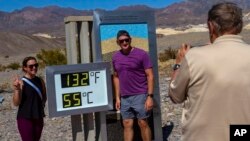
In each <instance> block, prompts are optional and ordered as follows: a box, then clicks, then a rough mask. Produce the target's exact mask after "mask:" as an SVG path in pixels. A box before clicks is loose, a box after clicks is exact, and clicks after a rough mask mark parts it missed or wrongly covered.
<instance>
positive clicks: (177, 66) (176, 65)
mask: <svg viewBox="0 0 250 141" xmlns="http://www.w3.org/2000/svg"><path fill="white" fill-rule="evenodd" d="M180 67H181V65H180V64H174V65H173V68H172V69H173V70H174V71H175V70H178V69H179V68H180Z"/></svg>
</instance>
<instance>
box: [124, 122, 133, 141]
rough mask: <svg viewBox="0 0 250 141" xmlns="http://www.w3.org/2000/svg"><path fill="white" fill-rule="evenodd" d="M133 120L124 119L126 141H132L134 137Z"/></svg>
mask: <svg viewBox="0 0 250 141" xmlns="http://www.w3.org/2000/svg"><path fill="white" fill-rule="evenodd" d="M133 122H134V120H133V119H124V120H123V126H124V131H123V132H124V141H132V140H133V136H134V130H133Z"/></svg>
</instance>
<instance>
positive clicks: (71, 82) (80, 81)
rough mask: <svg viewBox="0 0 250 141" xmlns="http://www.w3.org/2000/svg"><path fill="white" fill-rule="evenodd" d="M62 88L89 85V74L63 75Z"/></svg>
mask: <svg viewBox="0 0 250 141" xmlns="http://www.w3.org/2000/svg"><path fill="white" fill-rule="evenodd" d="M61 83H62V88H68V87H79V86H88V85H89V72H76V73H66V74H61Z"/></svg>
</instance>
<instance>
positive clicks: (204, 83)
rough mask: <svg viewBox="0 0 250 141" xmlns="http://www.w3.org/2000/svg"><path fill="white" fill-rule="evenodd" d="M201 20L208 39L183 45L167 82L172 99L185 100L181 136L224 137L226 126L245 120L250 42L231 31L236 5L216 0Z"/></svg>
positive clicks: (249, 102) (238, 19)
mask: <svg viewBox="0 0 250 141" xmlns="http://www.w3.org/2000/svg"><path fill="white" fill-rule="evenodd" d="M207 24H208V28H209V35H210V41H211V44H210V45H206V46H203V47H199V48H198V47H195V48H192V49H190V46H189V45H186V44H183V45H182V47H181V48H180V50H179V52H178V54H177V59H176V65H175V67H174V72H173V75H172V81H171V84H170V91H169V95H170V97H171V99H172V100H173V102H175V103H182V102H185V104H184V105H185V106H184V110H185V111H187V112H186V113H185V114H184V122H183V132H182V133H183V136H182V140H183V141H229V137H230V136H229V133H230V128H229V127H230V125H232V124H250V46H249V45H247V44H246V43H245V42H244V41H243V40H242V37H241V36H239V35H237V34H239V33H240V32H241V30H242V26H243V21H242V10H241V9H240V8H239V7H237V5H236V4H233V3H219V4H217V5H214V6H213V7H212V8H211V10H210V11H209V12H208V21H207ZM189 49H190V50H189Z"/></svg>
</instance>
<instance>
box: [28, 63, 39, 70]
mask: <svg viewBox="0 0 250 141" xmlns="http://www.w3.org/2000/svg"><path fill="white" fill-rule="evenodd" d="M38 66H39V65H38V63H36V64H32V65H27V67H28V68H30V69H33V67H35V68H38Z"/></svg>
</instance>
